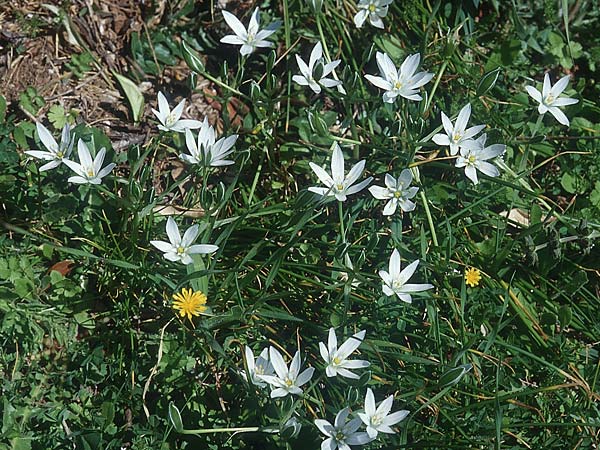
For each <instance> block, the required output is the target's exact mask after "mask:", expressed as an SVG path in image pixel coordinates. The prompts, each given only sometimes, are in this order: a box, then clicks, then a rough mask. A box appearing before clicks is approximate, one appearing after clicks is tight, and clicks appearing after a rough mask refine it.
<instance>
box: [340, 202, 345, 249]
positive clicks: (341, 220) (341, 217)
mask: <svg viewBox="0 0 600 450" xmlns="http://www.w3.org/2000/svg"><path fill="white" fill-rule="evenodd" d="M338 214H339V217H340V236H342V244H345V243H346V230H344V207H343V202H341V201H339V200H338Z"/></svg>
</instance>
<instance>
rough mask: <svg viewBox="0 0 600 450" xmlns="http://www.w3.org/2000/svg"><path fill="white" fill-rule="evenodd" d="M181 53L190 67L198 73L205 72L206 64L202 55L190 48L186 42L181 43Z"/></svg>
mask: <svg viewBox="0 0 600 450" xmlns="http://www.w3.org/2000/svg"><path fill="white" fill-rule="evenodd" d="M181 51H182V53H183V59H185V62H186V64H187V65H188V67H189V68H190V69H191V70H193V71H194V72H196V73H202V72H204V63H203V62H202V59H201V58H200V54H199V53H198V52H197V51H196V50H194V49H193V48H192V47H190V46H189V45H188V44H187V43H186V42H185V41H181Z"/></svg>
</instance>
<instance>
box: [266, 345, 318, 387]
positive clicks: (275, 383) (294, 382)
mask: <svg viewBox="0 0 600 450" xmlns="http://www.w3.org/2000/svg"><path fill="white" fill-rule="evenodd" d="M269 360H270V361H271V364H273V368H274V369H275V373H276V374H277V375H276V376H275V375H257V376H258V378H260V379H261V380H264V381H266V382H267V383H269V384H270V385H271V386H272V387H273V388H274V389H273V390H272V391H271V398H277V397H285V396H286V395H288V394H295V395H299V394H302V389H300V386H302V385H304V384H306V383H308V382H309V381H310V379H311V378H312V376H313V373H314V371H315V369H314V368H312V367H309V368H308V369H306V370H305V371H303V372H302V373H300V352H296V354H295V355H294V357H293V358H292V362H291V363H290V367H289V369H288V366H287V365H286V364H285V361H284V360H283V356H281V353H279V350H277V349H276V348H274V347H269Z"/></svg>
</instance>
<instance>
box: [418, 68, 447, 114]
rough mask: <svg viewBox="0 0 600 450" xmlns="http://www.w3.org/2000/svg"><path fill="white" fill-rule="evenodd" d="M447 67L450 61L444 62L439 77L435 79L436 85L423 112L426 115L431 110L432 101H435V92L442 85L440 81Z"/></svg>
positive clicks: (434, 84)
mask: <svg viewBox="0 0 600 450" xmlns="http://www.w3.org/2000/svg"><path fill="white" fill-rule="evenodd" d="M446 66H448V60H446V61H444V62H443V64H442V67H441V68H440V71H439V72H438V76H437V78H436V79H435V83H433V87H432V88H431V93H430V94H429V96H428V97H427V102H426V103H425V109H424V110H423V112H424V113H425V112H426V111H428V110H429V106H430V105H431V100H432V99H433V95H434V94H435V91H436V90H437V88H438V85H439V84H440V81H441V80H442V75H443V74H444V71H445V70H446Z"/></svg>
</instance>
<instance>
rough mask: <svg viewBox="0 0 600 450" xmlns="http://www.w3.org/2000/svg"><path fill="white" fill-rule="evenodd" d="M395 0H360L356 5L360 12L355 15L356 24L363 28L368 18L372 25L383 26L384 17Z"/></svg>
mask: <svg viewBox="0 0 600 450" xmlns="http://www.w3.org/2000/svg"><path fill="white" fill-rule="evenodd" d="M392 2H393V0H360V1H359V2H358V5H356V7H357V8H358V12H357V13H356V14H355V15H354V25H356V27H357V28H361V27H362V26H363V24H364V23H365V20H367V18H368V19H369V22H370V23H371V25H373V26H374V27H377V28H383V20H381V19H382V18H383V17H385V16H387V13H388V8H389V6H390V5H391V4H392Z"/></svg>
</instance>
